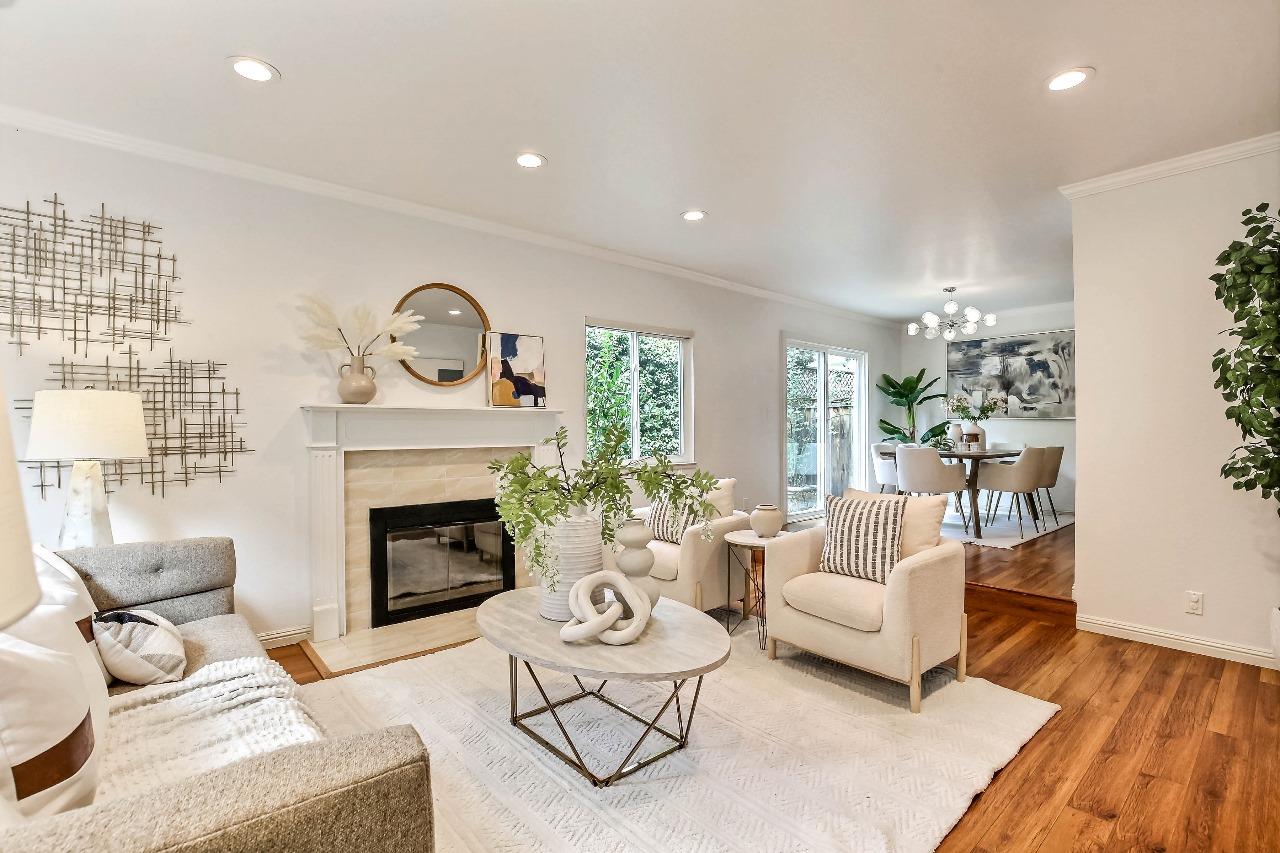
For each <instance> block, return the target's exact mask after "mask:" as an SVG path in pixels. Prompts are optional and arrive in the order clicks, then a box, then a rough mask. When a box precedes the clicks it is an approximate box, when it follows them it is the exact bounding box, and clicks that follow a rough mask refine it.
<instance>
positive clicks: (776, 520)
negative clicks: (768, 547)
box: [751, 504, 782, 539]
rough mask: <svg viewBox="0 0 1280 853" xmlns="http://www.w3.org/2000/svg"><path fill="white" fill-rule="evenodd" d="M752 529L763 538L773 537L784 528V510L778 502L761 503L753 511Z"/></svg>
mask: <svg viewBox="0 0 1280 853" xmlns="http://www.w3.org/2000/svg"><path fill="white" fill-rule="evenodd" d="M751 529H752V530H754V531H755V534H756V535H757V536H759V537H760V538H761V539H772V538H773V537H775V536H777V535H778V531H779V530H781V529H782V510H780V509H778V507H777V505H776V504H760V505H759V506H757V507H756V508H755V509H753V510H752V511H751Z"/></svg>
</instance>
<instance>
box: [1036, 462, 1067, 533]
mask: <svg viewBox="0 0 1280 853" xmlns="http://www.w3.org/2000/svg"><path fill="white" fill-rule="evenodd" d="M1064 449H1065V448H1062V447H1046V448H1045V449H1044V459H1043V461H1042V462H1041V463H1040V482H1039V483H1038V484H1037V486H1036V495H1037V497H1038V496H1039V494H1040V490H1041V489H1043V490H1044V493H1045V495H1046V496H1047V497H1048V498H1049V509H1050V510H1052V511H1053V523H1054V524H1058V523H1059V522H1058V508H1057V507H1056V506H1054V505H1053V488H1054V487H1055V486H1057V485H1058V472H1059V471H1061V470H1062V453H1063V451H1064ZM1040 517H1041V518H1045V517H1046V516H1045V514H1044V502H1043V501H1041V503H1040Z"/></svg>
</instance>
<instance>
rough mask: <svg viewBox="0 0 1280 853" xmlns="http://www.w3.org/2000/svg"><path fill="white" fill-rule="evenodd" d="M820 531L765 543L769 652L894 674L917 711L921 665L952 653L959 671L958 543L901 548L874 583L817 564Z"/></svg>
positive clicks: (962, 648)
mask: <svg viewBox="0 0 1280 853" xmlns="http://www.w3.org/2000/svg"><path fill="white" fill-rule="evenodd" d="M943 500H945V498H943ZM826 531H827V529H826V527H825V526H821V527H814V528H810V529H808V530H800V531H795V532H793V533H788V534H786V535H785V536H781V537H779V538H778V539H777V540H776V541H773V542H770V543H769V544H768V545H767V546H766V547H765V596H766V603H765V613H766V616H767V617H768V620H769V644H768V653H769V658H770V659H774V658H776V657H777V644H778V643H779V642H783V643H788V644H790V645H792V646H797V647H799V648H801V649H804V650H806V651H809V652H813V653H814V654H818V655H821V656H822V657H825V658H829V659H831V660H834V661H839V662H840V663H845V664H848V665H849V666H852V667H856V668H857V669H861V670H865V671H867V672H871V673H874V674H876V675H881V676H884V677H885V678H890V679H893V680H894V681H899V682H902V683H904V684H907V685H909V686H910V694H911V710H912V712H913V713H919V712H920V676H921V673H923V672H925V671H927V670H929V669H930V668H932V667H934V666H937V665H938V664H940V663H943V662H944V661H947V660H950V659H951V658H953V657H954V658H957V664H956V676H957V679H958V680H960V681H963V680H964V677H965V666H966V661H965V657H966V651H967V649H966V621H967V620H966V616H965V613H964V546H963V545H962V544H961V543H959V542H956V541H951V540H944V541H941V542H940V543H939V544H936V545H934V546H932V547H928V548H925V549H924V550H922V551H920V552H919V553H914V554H912V555H910V556H907V557H905V558H903V559H902V560H901V561H900V562H898V564H897V565H896V566H895V567H894V569H893V571H891V572H890V573H889V579H888V583H886V584H879V583H876V582H874V581H869V580H862V579H860V578H854V577H848V576H846V575H839V574H832V573H830V572H820V571H818V563H819V561H820V559H821V557H822V544H823V538H824V537H825V535H826ZM934 541H937V540H936V539H935V540H934Z"/></svg>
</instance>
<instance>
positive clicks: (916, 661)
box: [910, 637, 920, 714]
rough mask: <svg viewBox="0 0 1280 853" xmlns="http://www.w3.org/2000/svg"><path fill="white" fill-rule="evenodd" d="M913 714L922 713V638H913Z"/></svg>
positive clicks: (911, 684)
mask: <svg viewBox="0 0 1280 853" xmlns="http://www.w3.org/2000/svg"><path fill="white" fill-rule="evenodd" d="M910 686H911V713H913V714H919V713H920V638H919V637H912V638H911V682H910Z"/></svg>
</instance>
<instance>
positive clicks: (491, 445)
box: [302, 403, 563, 642]
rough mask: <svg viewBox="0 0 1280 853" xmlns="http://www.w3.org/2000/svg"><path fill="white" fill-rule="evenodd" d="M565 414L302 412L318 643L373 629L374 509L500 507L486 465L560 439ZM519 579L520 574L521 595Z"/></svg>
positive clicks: (374, 409) (417, 409)
mask: <svg viewBox="0 0 1280 853" xmlns="http://www.w3.org/2000/svg"><path fill="white" fill-rule="evenodd" d="M561 414H563V413H562V412H561V411H560V410H558V409H533V408H526V409H494V408H489V407H484V406H476V407H456V408H448V407H427V406H405V405H388V406H380V405H376V404H371V405H364V406H360V405H346V404H334V403H316V404H310V405H305V406H303V407H302V415H303V424H304V427H305V433H306V436H305V437H306V445H305V446H306V453H307V491H308V501H307V503H308V516H307V519H308V520H307V531H308V536H307V542H308V553H307V562H308V565H309V567H310V575H311V614H312V615H311V639H312V641H314V642H324V641H327V640H335V639H337V638H338V637H341V636H343V635H344V634H347V633H350V632H351V631H359V630H363V629H365V628H368V627H369V626H370V624H371V615H372V614H371V608H370V606H369V592H370V586H371V584H370V577H369V539H368V536H369V530H368V513H369V508H370V507H372V506H401V505H407V504H414V503H432V502H437V501H445V500H475V499H480V498H486V497H493V494H494V478H493V475H492V474H490V473H489V472H488V471H487V470H486V466H487V464H488V462H489V460H491V459H494V458H497V457H502V456H509V455H510V454H512V453H515V452H518V451H520V450H528V449H529V448H531V447H535V446H536V445H538V444H539V443H540V442H541V441H542V440H543V439H544V438H546V437H547V436H549V435H551V434H552V433H554V432H555V430H556V428H557V426H558V425H559V421H560V415H561ZM357 516H359V526H358V528H357V526H356V525H355V524H353V522H354V521H355V519H356V517H357ZM520 572H521V569H520V566H519V565H518V564H517V567H516V573H517V585H519V584H520V581H521V577H520Z"/></svg>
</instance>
